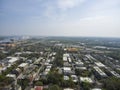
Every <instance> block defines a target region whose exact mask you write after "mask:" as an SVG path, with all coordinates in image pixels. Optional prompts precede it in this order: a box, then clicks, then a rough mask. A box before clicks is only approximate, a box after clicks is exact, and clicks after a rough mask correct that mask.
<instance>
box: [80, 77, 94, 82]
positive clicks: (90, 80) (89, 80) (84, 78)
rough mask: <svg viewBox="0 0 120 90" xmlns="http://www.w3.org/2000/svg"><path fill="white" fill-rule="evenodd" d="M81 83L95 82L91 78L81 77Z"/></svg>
mask: <svg viewBox="0 0 120 90" xmlns="http://www.w3.org/2000/svg"><path fill="white" fill-rule="evenodd" d="M80 82H88V83H93V80H92V79H91V78H89V77H80Z"/></svg>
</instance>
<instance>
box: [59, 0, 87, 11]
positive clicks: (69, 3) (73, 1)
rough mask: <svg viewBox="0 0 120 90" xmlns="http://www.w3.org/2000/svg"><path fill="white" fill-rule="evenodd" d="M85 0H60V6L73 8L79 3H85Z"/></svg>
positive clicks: (64, 8) (61, 7)
mask: <svg viewBox="0 0 120 90" xmlns="http://www.w3.org/2000/svg"><path fill="white" fill-rule="evenodd" d="M83 2H85V0H58V2H57V3H58V8H60V9H63V10H66V9H69V8H73V7H75V6H77V5H79V3H83Z"/></svg>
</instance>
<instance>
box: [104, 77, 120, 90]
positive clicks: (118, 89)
mask: <svg viewBox="0 0 120 90" xmlns="http://www.w3.org/2000/svg"><path fill="white" fill-rule="evenodd" d="M102 82H103V84H104V88H105V89H107V90H120V78H116V77H111V78H107V79H104V80H102Z"/></svg>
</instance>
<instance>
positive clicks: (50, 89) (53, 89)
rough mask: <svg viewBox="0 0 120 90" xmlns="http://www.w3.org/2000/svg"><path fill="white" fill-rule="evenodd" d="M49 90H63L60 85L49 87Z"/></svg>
mask: <svg viewBox="0 0 120 90" xmlns="http://www.w3.org/2000/svg"><path fill="white" fill-rule="evenodd" d="M48 90H61V89H60V87H59V86H58V85H52V86H50V87H49V89H48Z"/></svg>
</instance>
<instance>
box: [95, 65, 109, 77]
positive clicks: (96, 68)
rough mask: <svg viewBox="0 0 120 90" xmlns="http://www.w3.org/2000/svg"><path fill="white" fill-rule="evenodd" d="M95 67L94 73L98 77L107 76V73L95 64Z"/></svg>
mask: <svg viewBox="0 0 120 90" xmlns="http://www.w3.org/2000/svg"><path fill="white" fill-rule="evenodd" d="M93 68H94V74H95V76H96V77H97V78H98V79H101V78H105V77H107V75H106V74H105V73H104V72H103V71H102V70H101V69H100V68H99V67H97V66H95V67H93Z"/></svg>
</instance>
